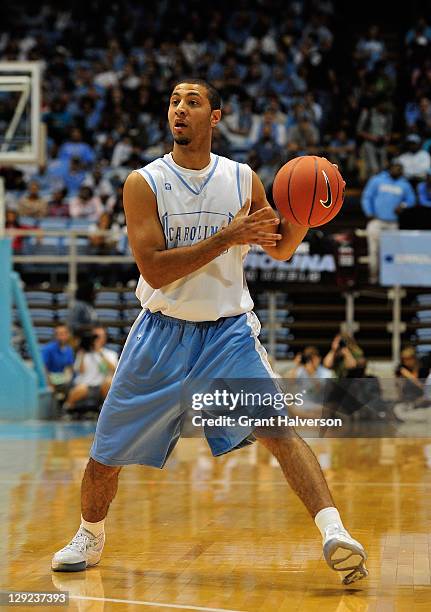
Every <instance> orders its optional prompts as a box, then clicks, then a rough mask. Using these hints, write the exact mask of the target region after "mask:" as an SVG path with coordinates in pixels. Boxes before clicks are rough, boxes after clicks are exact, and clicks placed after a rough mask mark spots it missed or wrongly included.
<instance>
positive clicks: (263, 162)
mask: <svg viewBox="0 0 431 612" xmlns="http://www.w3.org/2000/svg"><path fill="white" fill-rule="evenodd" d="M254 151H255V153H256V155H257V159H258V165H259V176H260V178H261V180H262V183H263V184H264V186H265V189H267V188H268V187H269V186H270V185H271V184H272V182H273V180H274V173H275V171H276V169H277V167H278V166H279V163H280V156H281V153H282V149H281V147H280V146H279V145H278V144H277V143H276V142H275V141H274V140H273V139H272V130H271V126H269V125H265V126H264V128H263V131H262V134H261V136H260V138H259V141H258V142H257V144H256V146H255V148H254Z"/></svg>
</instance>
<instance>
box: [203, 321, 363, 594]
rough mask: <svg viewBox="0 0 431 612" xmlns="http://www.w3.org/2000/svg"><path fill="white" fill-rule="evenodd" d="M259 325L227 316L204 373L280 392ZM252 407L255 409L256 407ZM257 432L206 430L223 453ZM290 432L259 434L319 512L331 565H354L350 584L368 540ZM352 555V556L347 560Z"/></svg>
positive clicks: (250, 388)
mask: <svg viewBox="0 0 431 612" xmlns="http://www.w3.org/2000/svg"><path fill="white" fill-rule="evenodd" d="M259 331H260V324H259V321H258V319H257V317H256V316H255V315H254V314H253V313H249V314H248V315H246V316H245V315H244V317H241V318H239V317H234V318H232V319H231V320H226V322H225V323H224V324H223V325H221V326H220V327H218V328H217V329H216V330H215V331H211V334H210V335H209V337H208V339H207V340H208V341H207V344H206V345H205V346H204V350H203V351H202V353H201V355H200V357H199V359H198V361H197V362H196V365H195V368H196V369H197V370H198V371H199V374H200V376H201V378H202V379H205V378H206V379H211V378H213V379H217V380H220V379H222V380H224V381H225V383H226V384H227V386H228V387H230V388H231V389H235V390H236V391H240V390H241V389H242V386H243V385H244V386H245V387H246V389H245V390H246V391H247V392H248V393H249V394H250V392H251V394H250V395H253V394H256V393H259V394H260V395H259V397H263V396H264V395H267V394H268V392H269V393H270V394H271V395H272V396H273V397H275V394H277V395H279V391H280V389H279V388H278V386H277V385H276V382H275V381H274V376H275V375H274V372H273V371H272V369H271V366H270V364H269V362H268V357H267V354H266V351H265V349H264V348H263V346H262V345H261V344H260V342H259V340H258V337H257V336H258V334H259ZM240 409H241V408H240ZM246 409H247V412H248V413H249V414H250V410H249V409H248V408H247V407H246ZM236 412H238V408H235V410H234V411H229V415H230V416H234V415H235V413H236ZM273 414H274V413H273V412H272V413H271V409H269V410H267V409H266V408H265V407H264V406H261V405H257V406H254V407H253V406H252V407H251V415H252V416H253V417H254V418H261V417H268V416H272V415H273ZM252 432H253V433H254V435H255V436H256V429H255V427H253V426H251V428H247V427H237V426H235V427H233V428H232V427H226V428H217V429H216V431H215V434H214V437H212V434H211V431H208V432H206V435H207V440H208V444H209V446H210V448H211V450H212V452H213V454H215V455H219V454H222V453H226V452H229V451H230V450H233V449H235V448H239V447H240V446H242V445H244V442H245V441H246V440H247V439H249V437H250V434H251V433H252ZM290 432H291V429H290V428H287V429H286V428H283V431H282V432H280V431H276V430H274V429H272V431H271V430H270V431H269V432H268V431H267V430H266V431H265V435H263V432H262V431H260V432H258V435H259V434H260V436H259V439H260V440H261V441H262V443H263V444H265V445H266V446H268V448H269V450H271V451H272V452H273V453H274V455H275V456H276V458H277V459H278V461H279V463H280V465H281V467H282V469H283V472H284V473H285V475H286V478H287V480H288V482H289V483H291V485H292V487H293V489H294V491H295V492H296V493H297V494H298V495H299V497H300V498H301V499H302V501H303V502H304V504H305V505H306V507H307V509H308V510H309V512H310V514H311V515H312V517H313V518H314V520H315V522H316V525H317V527H318V528H319V530H320V532H321V534H322V536H323V538H324V553H325V558H326V560H327V562H328V564H329V565H330V567H331V568H333V569H337V570H341V569H343V570H345V571H350V573H349V575H348V576H346V578H345V579H344V580H345V583H346V584H348V583H350V582H353V581H354V580H357V579H358V578H361V577H364V576H365V575H367V572H366V570H365V568H364V566H363V563H364V560H365V558H366V555H365V552H364V551H363V548H362V546H361V545H360V544H359V543H358V542H356V541H355V540H353V539H352V538H351V537H350V536H349V534H348V533H347V532H346V531H345V529H344V526H343V524H342V522H341V519H340V516H339V513H338V511H337V509H336V508H335V507H334V502H333V500H332V497H331V494H330V492H329V489H328V485H327V483H326V480H325V477H324V475H323V473H322V470H321V469H320V466H319V464H318V462H317V459H316V458H315V456H314V454H313V452H312V451H311V449H310V448H309V447H308V446H307V444H306V443H305V442H304V441H303V440H302V439H301V438H299V436H297V434H296V433H290ZM277 433H278V435H277ZM286 433H287V434H288V437H286ZM341 544H342V546H341ZM353 553H354V555H355V556H354V558H353ZM346 557H348V561H346V562H344V561H345V559H346ZM341 566H342V567H341Z"/></svg>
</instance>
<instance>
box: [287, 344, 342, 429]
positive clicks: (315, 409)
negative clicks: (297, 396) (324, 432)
mask: <svg viewBox="0 0 431 612" xmlns="http://www.w3.org/2000/svg"><path fill="white" fill-rule="evenodd" d="M321 361H322V357H321V355H320V353H319V349H317V348H316V347H315V346H306V347H305V349H304V350H303V351H302V352H298V353H297V354H296V355H295V359H294V363H295V366H294V367H293V368H292V369H291V370H290V371H289V372H288V373H287V378H288V379H290V380H294V381H297V384H298V387H297V388H296V386H295V391H296V389H297V390H298V391H299V392H301V393H304V391H305V392H306V397H305V398H304V404H303V405H302V407H300V408H299V407H298V406H296V405H295V406H293V407H290V408H289V414H290V415H291V416H295V415H297V416H299V417H302V416H307V417H313V418H319V417H320V416H322V403H323V397H324V395H325V390H326V387H325V380H327V379H328V378H332V376H333V374H332V372H331V370H328V368H325V366H323V365H322V363H321ZM289 384H291V383H289ZM290 388H291V387H290Z"/></svg>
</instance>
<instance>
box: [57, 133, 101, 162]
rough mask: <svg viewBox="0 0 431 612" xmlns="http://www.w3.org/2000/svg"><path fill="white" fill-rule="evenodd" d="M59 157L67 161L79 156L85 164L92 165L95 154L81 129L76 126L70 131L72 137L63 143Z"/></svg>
mask: <svg viewBox="0 0 431 612" xmlns="http://www.w3.org/2000/svg"><path fill="white" fill-rule="evenodd" d="M58 157H59V158H60V159H61V160H64V161H66V162H69V161H70V160H71V159H72V158H73V157H78V158H79V159H80V160H81V162H82V163H83V164H84V165H85V166H91V165H92V164H93V163H94V159H95V154H94V151H93V149H92V148H91V147H90V145H89V144H87V143H86V142H84V141H83V138H82V132H81V130H80V129H78V128H76V127H74V128H72V129H71V131H70V139H69V140H68V141H66V142H65V143H64V144H62V145H61V147H60V150H59V152H58Z"/></svg>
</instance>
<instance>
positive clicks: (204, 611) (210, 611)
mask: <svg viewBox="0 0 431 612" xmlns="http://www.w3.org/2000/svg"><path fill="white" fill-rule="evenodd" d="M69 599H83V600H85V601H109V602H110V603H125V604H128V605H130V606H132V605H133V606H154V607H156V608H176V609H177V610H200V611H201V612H243V611H242V610H228V609H227V608H205V607H203V606H186V605H183V604H167V603H159V602H157V601H143V600H139V599H137V600H133V599H114V598H111V597H86V596H84V595H70V596H69Z"/></svg>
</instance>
